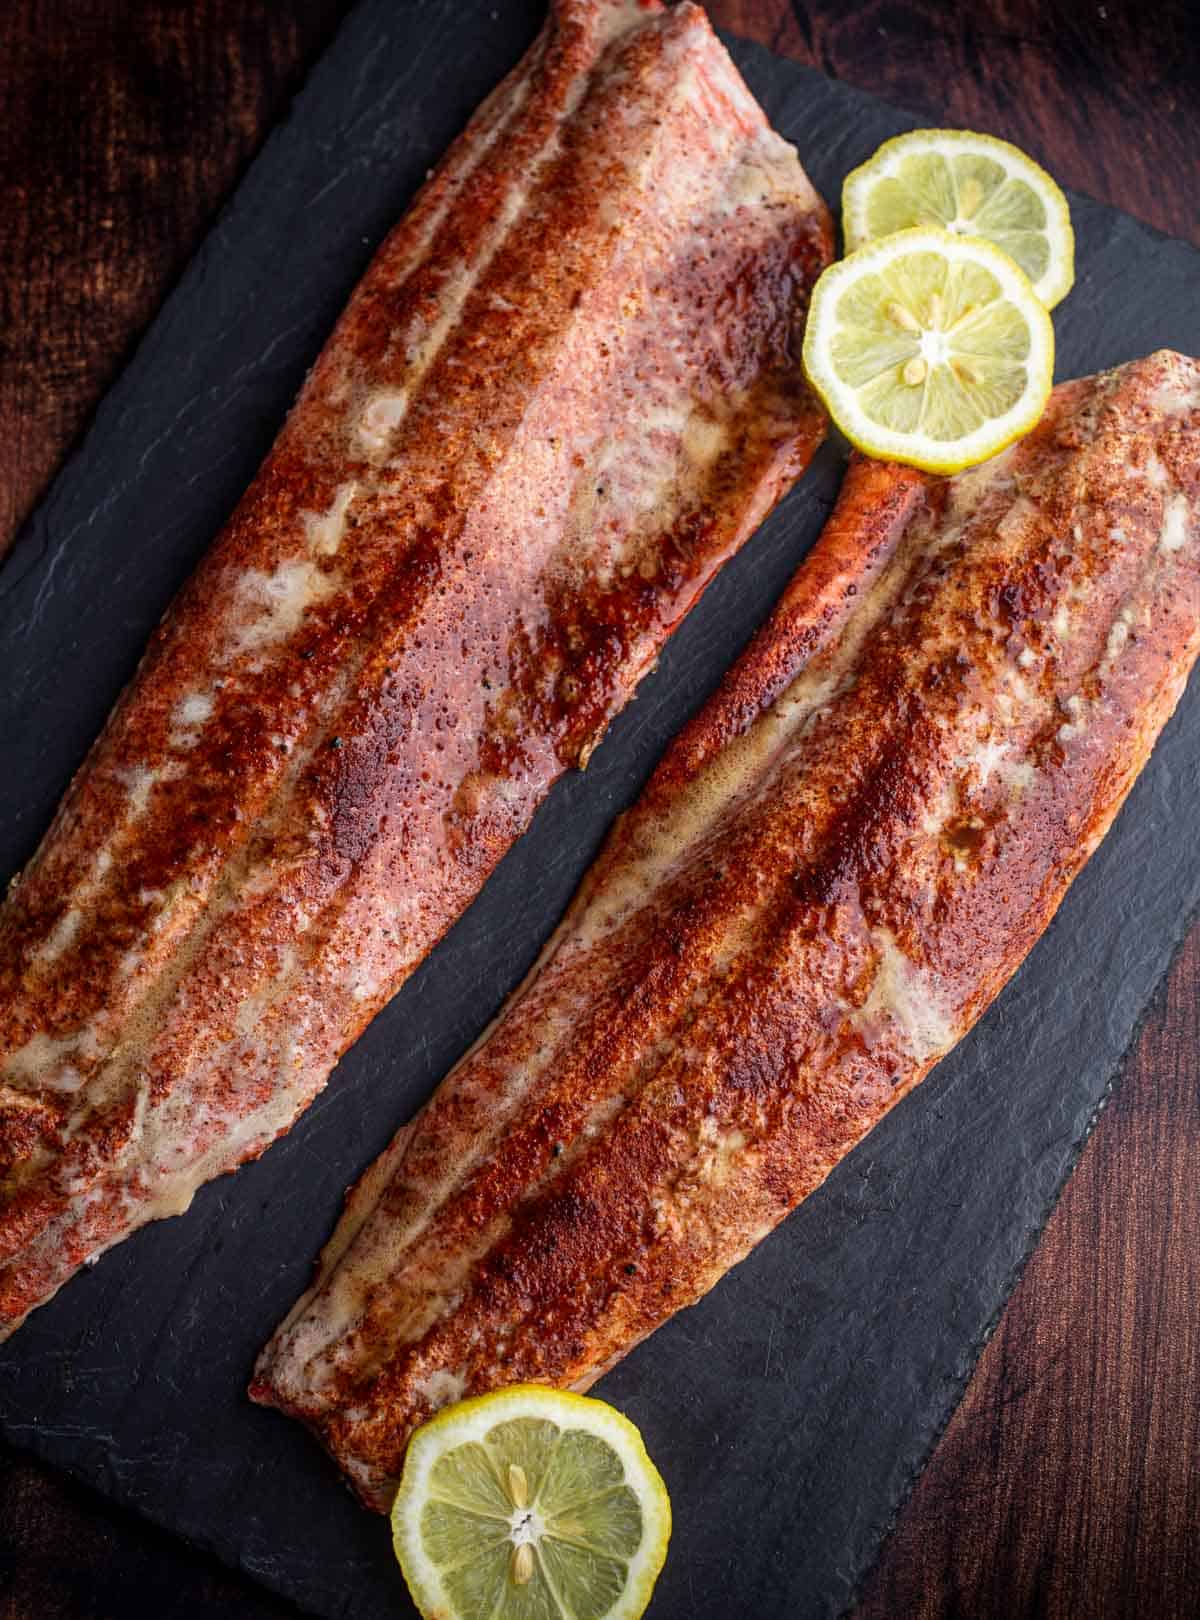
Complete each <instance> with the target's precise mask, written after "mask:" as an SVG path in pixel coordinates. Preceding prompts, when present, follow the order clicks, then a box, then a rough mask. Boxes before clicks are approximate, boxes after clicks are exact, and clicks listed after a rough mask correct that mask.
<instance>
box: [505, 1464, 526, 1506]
mask: <svg viewBox="0 0 1200 1620" xmlns="http://www.w3.org/2000/svg"><path fill="white" fill-rule="evenodd" d="M508 1494H509V1495H510V1496H511V1497H512V1499H513V1506H514V1507H519V1508H523V1507H528V1506H529V1481H528V1479H527V1478H526V1477H525V1470H524V1469H523V1468H522V1467H521V1465H520V1463H509V1465H508Z"/></svg>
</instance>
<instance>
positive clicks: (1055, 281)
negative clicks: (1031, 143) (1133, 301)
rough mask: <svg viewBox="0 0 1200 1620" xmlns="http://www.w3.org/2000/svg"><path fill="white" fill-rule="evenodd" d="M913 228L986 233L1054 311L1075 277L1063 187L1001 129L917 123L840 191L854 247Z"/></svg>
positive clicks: (848, 246)
mask: <svg viewBox="0 0 1200 1620" xmlns="http://www.w3.org/2000/svg"><path fill="white" fill-rule="evenodd" d="M914 225H940V226H942V227H943V228H944V229H946V230H950V231H954V232H956V233H957V234H959V235H964V236H982V237H985V238H986V239H987V240H988V241H989V242H994V243H995V244H996V246H997V247H999V248H1002V249H1003V250H1004V252H1005V253H1007V254H1008V255H1009V257H1010V258H1013V259H1015V260H1016V261H1017V263H1018V264H1019V265H1020V266H1021V269H1022V270H1024V272H1025V274H1026V275H1027V276H1028V277H1029V279H1030V281H1031V282H1032V283H1033V290H1034V292H1035V293H1036V294H1037V295H1038V297H1039V298H1040V299H1041V301H1042V303H1043V304H1045V306H1046V308H1047V309H1053V308H1054V306H1055V304H1057V303H1058V301H1059V299H1060V298H1065V297H1066V295H1067V293H1069V292H1070V290H1071V287H1072V285H1073V283H1074V280H1075V233H1074V232H1073V231H1072V229H1071V211H1070V209H1069V208H1068V206H1067V199H1066V198H1065V197H1064V196H1063V194H1062V191H1061V189H1060V188H1059V187H1058V186H1057V185H1056V184H1055V182H1054V181H1053V180H1052V179H1051V178H1050V176H1049V175H1048V174H1047V173H1046V171H1045V169H1042V168H1039V167H1038V165H1037V164H1036V163H1035V162H1034V161H1033V159H1032V158H1028V157H1026V156H1025V154H1024V152H1022V151H1021V150H1020V149H1019V148H1018V147H1015V146H1011V145H1010V144H1009V142H1008V141H1001V140H998V139H997V138H996V137H995V136H994V135H975V134H973V133H972V132H971V131H969V130H965V129H915V130H913V131H911V133H909V134H908V135H897V136H896V138H895V139H894V140H891V141H884V143H883V145H882V146H881V147H880V148H879V150H878V151H877V152H876V153H875V155H874V156H873V157H871V158H868V159H867V161H866V162H865V163H864V164H862V166H861V167H860V168H857V169H855V170H854V171H853V172H852V173H851V174H850V175H849V176H848V177H847V179H846V183H845V185H844V186H843V187H842V230H843V233H844V235H845V238H846V251H847V252H848V253H849V252H853V251H854V249H856V248H859V247H861V246H862V245H863V243H864V242H874V241H877V240H878V239H879V238H880V237H881V236H891V235H892V234H893V232H895V231H902V230H907V229H909V228H910V227H911V226H914Z"/></svg>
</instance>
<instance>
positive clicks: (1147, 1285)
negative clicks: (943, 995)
mask: <svg viewBox="0 0 1200 1620" xmlns="http://www.w3.org/2000/svg"><path fill="white" fill-rule="evenodd" d="M497 3H498V4H502V3H503V0H497ZM346 9H348V7H347V5H346V3H345V0H207V3H206V4H204V5H200V4H199V3H195V0H193V3H190V4H186V3H180V0H174V3H173V0H87V3H86V4H84V3H83V0H8V4H7V5H6V7H5V20H4V29H3V49H2V50H0V205H2V207H3V213H2V214H0V217H2V218H3V219H4V221H5V229H4V230H3V231H0V550H3V548H4V545H5V544H6V543H7V541H8V540H9V538H11V535H12V533H13V532H14V530H15V529H16V527H17V525H18V524H19V522H20V520H21V518H22V517H23V515H24V514H25V513H26V512H27V511H28V509H29V508H30V506H31V505H32V504H33V502H34V501H35V500H36V498H37V496H38V495H39V493H40V492H41V490H42V489H43V488H44V487H45V484H46V483H47V481H48V479H49V477H50V476H51V474H52V473H53V471H54V469H55V467H56V466H57V465H58V463H59V462H60V460H61V458H62V456H63V454H64V452H65V451H66V450H67V448H69V446H70V444H71V443H72V442H73V440H74V439H75V438H76V436H77V434H78V432H79V431H80V429H81V427H82V426H83V424H84V423H85V422H86V420H87V417H88V415H89V413H90V411H91V410H92V409H93V408H94V405H95V404H96V402H97V400H98V399H99V397H100V395H101V394H102V393H103V391H104V388H105V387H106V386H107V384H108V383H109V382H110V381H111V379H112V377H113V375H114V374H115V372H116V371H117V370H118V369H119V367H120V365H121V362H122V358H123V357H124V356H125V355H126V354H127V353H128V352H129V350H130V348H131V346H132V345H133V344H134V343H135V342H136V340H137V337H138V335H139V333H140V332H141V331H142V330H143V329H144V327H145V325H146V323H147V322H148V320H149V319H150V317H151V316H152V315H153V313H154V311H155V310H156V309H157V307H158V305H159V303H160V302H161V300H162V297H163V295H164V294H165V292H166V291H167V290H168V288H169V287H170V285H171V284H172V282H173V281H174V279H175V278H176V276H177V275H178V273H179V271H180V269H181V268H182V266H183V265H184V264H185V263H186V261H187V259H188V257H189V255H190V253H191V252H192V251H193V249H194V247H195V245H196V243H197V242H198V241H199V240H200V238H201V237H202V235H203V233H204V231H205V229H206V228H207V227H208V225H209V224H210V223H211V220H212V218H213V215H214V212H215V210H216V208H217V206H218V205H219V203H220V201H221V200H222V199H223V198H224V197H225V196H226V195H227V194H228V192H229V190H230V189H231V188H232V186H233V185H234V183H235V182H236V180H237V178H238V176H239V174H240V173H241V171H242V169H243V168H244V166H245V164H246V162H247V161H248V160H249V158H250V157H251V156H252V155H253V152H254V151H255V150H256V148H257V146H258V145H259V144H260V142H261V140H262V138H263V137H264V135H265V134H266V133H267V131H268V130H269V128H270V127H271V125H272V124H273V123H274V122H275V121H276V120H277V119H278V118H279V117H280V116H281V115H282V114H283V113H284V112H285V110H286V106H287V102H288V99H289V97H290V95H291V93H292V92H293V90H294V89H295V88H296V86H297V85H298V83H299V82H300V80H301V79H302V77H303V73H304V71H305V69H306V67H307V65H308V64H309V63H311V62H312V61H313V60H315V58H316V56H317V55H318V54H319V53H320V51H321V49H322V48H323V46H324V44H325V43H326V41H327V40H328V39H329V37H330V36H331V34H332V32H333V29H334V27H335V26H336V23H337V21H338V19H339V17H340V16H341V14H342V13H343V12H344V11H345V10H346ZM709 9H710V11H711V12H712V14H713V17H714V19H715V21H716V22H717V23H718V24H719V25H721V26H723V27H727V28H731V29H734V30H735V31H737V32H740V33H742V34H744V35H747V36H748V37H751V38H755V39H758V40H759V41H761V42H762V43H764V44H767V45H769V46H772V47H773V48H774V49H776V50H779V51H782V52H784V53H785V54H788V55H791V56H793V57H796V58H797V59H799V60H801V61H804V62H807V63H810V64H813V65H815V66H817V67H820V68H822V69H823V70H824V71H826V72H828V73H832V74H834V75H836V76H839V77H841V78H844V79H846V80H847V81H848V82H850V83H853V84H855V85H858V86H860V87H861V88H863V89H867V90H871V91H874V92H876V93H877V94H880V95H883V96H886V97H887V98H889V99H890V100H892V101H894V102H897V103H898V104H900V105H903V106H906V107H908V108H910V109H912V110H913V111H915V112H916V113H918V114H920V115H922V116H923V117H926V118H928V119H929V121H930V122H945V123H958V124H964V125H968V126H974V127H978V128H982V129H990V130H993V131H995V132H997V133H999V134H1003V135H1006V136H1008V137H1009V138H1010V139H1013V140H1016V141H1018V142H1019V143H1020V144H1022V145H1024V146H1025V147H1026V148H1027V149H1028V150H1029V151H1030V152H1032V153H1033V154H1034V155H1035V156H1037V157H1039V158H1040V159H1041V160H1042V161H1043V162H1045V163H1047V165H1048V166H1049V167H1051V168H1052V169H1053V171H1054V172H1055V173H1056V175H1057V176H1058V177H1059V178H1060V179H1062V180H1063V181H1065V182H1066V183H1067V184H1069V185H1072V186H1076V187H1078V188H1080V189H1082V190H1084V191H1087V192H1090V193H1092V194H1093V195H1095V196H1098V197H1101V198H1103V199H1104V200H1105V201H1108V202H1111V203H1114V204H1116V205H1117V206H1119V207H1122V208H1125V209H1127V210H1128V211H1129V212H1131V213H1133V214H1136V215H1138V216H1139V217H1140V218H1142V219H1145V220H1147V221H1148V222H1149V223H1151V224H1154V225H1157V226H1159V227H1160V228H1162V229H1164V230H1168V231H1171V232H1173V233H1174V234H1177V235H1180V236H1184V237H1187V238H1189V239H1190V240H1192V241H1200V211H1198V209H1197V203H1196V198H1197V195H1198V194H1200V185H1198V181H1200V62H1198V54H1200V29H1197V28H1196V26H1195V16H1194V8H1193V6H1192V4H1191V3H1190V0H1166V3H1164V4H1161V5H1159V6H1157V7H1156V8H1155V11H1154V17H1153V25H1152V26H1149V25H1148V19H1147V8H1146V6H1145V4H1144V0H1109V3H1107V4H1099V5H1098V4H1090V3H1089V4H1075V3H1073V0H975V3H974V4H972V5H971V6H960V5H957V4H955V3H954V0H945V3H941V4H939V3H937V0H868V3H866V4H860V5H857V6H853V7H851V6H845V5H843V4H841V3H840V0H812V3H807V4H806V3H802V0H711V4H710V8H709ZM834 200H836V199H834ZM1198 992H1200V932H1196V933H1194V934H1193V936H1192V939H1191V941H1190V943H1189V946H1188V948H1187V949H1186V950H1185V952H1184V953H1183V955H1182V956H1181V958H1180V960H1179V963H1178V964H1177V966H1176V969H1175V971H1174V973H1173V975H1172V978H1171V981H1170V985H1169V987H1168V989H1167V990H1166V991H1165V992H1164V993H1163V995H1162V996H1160V998H1159V1002H1158V1004H1157V1005H1156V1008H1155V1011H1154V1014H1153V1016H1152V1017H1151V1019H1150V1020H1149V1021H1148V1023H1147V1026H1146V1029H1145V1031H1144V1032H1143V1035H1142V1038H1141V1040H1140V1043H1139V1046H1138V1050H1137V1054H1136V1057H1135V1059H1134V1060H1133V1062H1132V1063H1131V1064H1130V1066H1129V1069H1128V1072H1127V1074H1126V1076H1125V1077H1124V1080H1123V1082H1122V1084H1121V1086H1120V1088H1119V1090H1118V1093H1117V1096H1116V1100H1115V1101H1114V1103H1113V1104H1112V1106H1111V1107H1110V1108H1109V1110H1108V1111H1107V1113H1106V1114H1105V1115H1104V1117H1103V1118H1102V1120H1101V1123H1100V1125H1099V1127H1098V1128H1097V1131H1096V1133H1095V1135H1094V1137H1093V1139H1092V1142H1091V1144H1090V1145H1089V1147H1088V1149H1087V1150H1086V1151H1085V1153H1084V1155H1083V1158H1082V1160H1081V1163H1080V1166H1079V1169H1078V1170H1077V1172H1076V1174H1075V1176H1074V1177H1073V1179H1072V1180H1071V1182H1070V1183H1069V1184H1068V1187H1067V1189H1066V1192H1065V1193H1064V1196H1063V1198H1062V1200H1061V1201H1060V1203H1059V1206H1058V1208H1057V1210H1056V1212H1055V1214H1054V1217H1053V1219H1052V1221H1051V1223H1050V1226H1049V1227H1048V1229H1047V1232H1046V1235H1045V1238H1044V1240H1043V1242H1042V1244H1041V1245H1040V1247H1039V1249H1038V1251H1037V1252H1036V1254H1035V1255H1034V1257H1033V1259H1032V1260H1031V1262H1030V1264H1029V1266H1028V1267H1027V1269H1026V1272H1025V1275H1024V1278H1023V1279H1022V1282H1021V1284H1020V1286H1019V1287H1018V1289H1017V1291H1016V1293H1015V1294H1014V1296H1013V1299H1012V1302H1011V1303H1010V1305H1009V1308H1008V1310H1007V1312H1006V1313H1005V1315H1004V1317H1003V1319H1002V1321H1001V1324H1000V1327H999V1329H998V1330H997V1332H996V1334H995V1336H994V1337H993V1339H992V1341H991V1343H990V1344H989V1346H988V1348H987V1349H986V1351H985V1352H984V1355H983V1357H982V1359H981V1361H980V1364H979V1368H978V1370H977V1372H976V1375H975V1377H974V1379H973V1381H972V1384H971V1386H970V1388H969V1390H968V1392H967V1396H966V1399H965V1400H964V1402H963V1404H962V1406H961V1407H960V1409H959V1411H958V1413H957V1414H956V1415H955V1418H954V1419H953V1421H952V1423H951V1424H950V1427H949V1428H948V1430H947V1432H946V1434H945V1436H944V1437H943V1439H942V1441H941V1443H940V1445H939V1446H938V1447H937V1449H936V1451H935V1453H934V1456H933V1458H932V1460H931V1463H930V1465H929V1467H928V1468H927V1469H926V1471H925V1473H924V1475H923V1476H922V1479H921V1481H920V1482H919V1484H918V1486H917V1488H916V1490H915V1492H914V1494H913V1496H912V1497H911V1499H910V1501H909V1503H908V1504H907V1506H906V1507H905V1509H904V1510H903V1512H902V1513H901V1515H900V1519H899V1522H898V1524H897V1527H896V1530H895V1533H894V1534H893V1536H892V1537H891V1539H890V1540H889V1542H888V1543H887V1544H886V1545H885V1547H884V1549H883V1552H882V1555H881V1559H880V1562H879V1564H878V1566H877V1568H876V1570H875V1572H874V1574H873V1576H872V1577H871V1579H870V1581H869V1582H868V1584H867V1588H866V1590H865V1592H864V1594H863V1597H862V1601H861V1604H860V1607H859V1609H858V1610H857V1611H856V1616H855V1620H885V1617H887V1620H898V1617H901V1616H904V1617H907V1616H910V1615H911V1616H921V1617H934V1616H937V1617H945V1620H950V1617H956V1620H957V1617H971V1620H974V1617H980V1620H985V1617H986V1620H990V1617H992V1616H995V1617H996V1620H1000V1617H1001V1616H1003V1617H1005V1620H1021V1617H1025V1616H1030V1617H1032V1616H1039V1617H1041V1616H1045V1617H1057V1616H1059V1615H1063V1616H1065V1615H1067V1614H1068V1613H1070V1614H1071V1615H1075V1616H1078V1615H1086V1616H1088V1617H1096V1620H1115V1617H1117V1616H1122V1617H1123V1616H1132V1615H1135V1614H1137V1615H1138V1616H1143V1617H1144V1616H1153V1617H1157V1616H1166V1617H1169V1620H1173V1617H1175V1616H1183V1615H1185V1614H1186V1615H1192V1614H1195V1613H1196V1612H1197V1602H1196V1598H1195V1593H1196V1592H1197V1590H1200V1562H1198V1561H1200V1551H1198V1548H1200V1539H1198V1538H1197V1536H1196V1526H1197V1525H1198V1524H1200V1471H1198V1470H1200V1465H1198V1464H1197V1462H1196V1458H1197V1457H1198V1456H1200V1444H1198V1441H1200V1435H1198V1434H1197V1419H1196V1416H1195V1410H1196V1399H1195V1395H1196V1390H1197V1387H1198V1386H1200V1329H1198V1328H1197V1321H1198V1319H1200V1318H1198V1311H1197V1307H1198V1305H1200V1299H1198V1295H1200V1260H1198V1259H1197V1246H1196V1244H1195V1241H1194V1234H1195V1232H1196V1230H1197V1227H1198V1224H1200V1178H1197V1176H1196V1165H1197V1146H1198V1141H1200V1061H1198V1059H1197V1053H1198V1052H1200V1017H1198V1012H1197V1009H1198V1003H1200V994H1198ZM291 1612H293V1611H292V1610H291V1609H290V1608H289V1606H287V1605H285V1604H282V1603H280V1602H279V1601H277V1600H275V1599H272V1598H269V1597H268V1596H266V1595H265V1594H262V1593H260V1592H258V1591H257V1589H255V1588H253V1587H252V1586H250V1585H249V1584H248V1583H246V1582H244V1581H242V1580H240V1579H239V1578H237V1577H235V1576H232V1575H229V1574H227V1573H226V1572H224V1571H223V1570H221V1569H220V1568H218V1566H217V1565H216V1564H215V1563H214V1562H212V1561H211V1560H209V1559H206V1558H205V1557H204V1556H203V1555H201V1554H198V1553H193V1552H191V1551H189V1550H188V1549H186V1548H183V1547H182V1546H181V1545H180V1544H179V1543H178V1542H176V1541H174V1540H172V1539H171V1538H170V1537H167V1536H165V1535H163V1534H162V1533H160V1532H158V1531H155V1530H152V1529H150V1528H148V1527H147V1526H145V1525H143V1524H142V1523H140V1521H137V1520H135V1519H133V1518H132V1517H130V1516H129V1515H126V1514H124V1513H121V1512H119V1511H118V1510H115V1509H113V1508H111V1507H110V1506H108V1505H107V1504H106V1503H103V1502H101V1501H100V1499H99V1498H97V1497H95V1496H93V1495H92V1494H91V1493H90V1492H87V1491H85V1490H83V1489H81V1488H78V1487H76V1486H73V1485H70V1484H67V1483H66V1482H64V1481H61V1480H59V1479H58V1478H57V1477H56V1476H54V1475H53V1474H51V1473H50V1472H49V1471H48V1470H46V1469H44V1468H42V1467H41V1465H39V1464H35V1463H32V1462H30V1461H28V1460H26V1459H24V1458H22V1457H21V1456H20V1455H19V1454H16V1453H12V1452H4V1451H2V1450H0V1620H35V1617H36V1620H109V1617H116V1616H128V1615H135V1614H141V1613H153V1614H154V1615H156V1616H159V1617H162V1620H190V1617H191V1616H193V1615H195V1616H198V1615H200V1614H205V1615H210V1614H214V1613H215V1614H230V1615H238V1616H245V1617H247V1620H276V1617H279V1616H282V1615H284V1614H287V1613H291Z"/></svg>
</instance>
